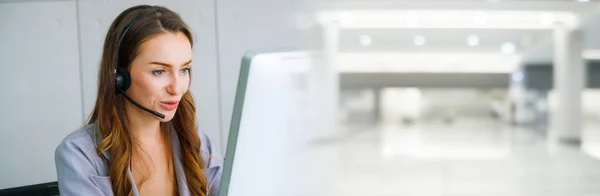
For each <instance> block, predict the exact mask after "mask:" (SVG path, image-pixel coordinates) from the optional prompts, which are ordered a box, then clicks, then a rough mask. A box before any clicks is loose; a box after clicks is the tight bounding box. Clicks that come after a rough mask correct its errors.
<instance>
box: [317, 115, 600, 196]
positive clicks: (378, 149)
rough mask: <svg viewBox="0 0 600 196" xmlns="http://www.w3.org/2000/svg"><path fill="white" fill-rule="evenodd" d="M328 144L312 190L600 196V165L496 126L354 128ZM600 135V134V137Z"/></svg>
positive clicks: (534, 135) (373, 195) (427, 195)
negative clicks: (551, 148) (551, 149)
mask: <svg viewBox="0 0 600 196" xmlns="http://www.w3.org/2000/svg"><path fill="white" fill-rule="evenodd" d="M343 130H345V132H344V133H346V134H344V136H341V137H339V138H337V139H335V140H331V141H329V142H323V143H320V144H319V145H318V146H316V147H315V148H314V150H315V151H314V152H312V153H311V154H310V156H311V157H312V158H314V160H313V161H314V162H312V163H313V165H312V166H313V168H312V169H311V170H314V173H312V175H313V176H312V177H313V178H312V182H311V183H312V185H309V186H310V187H314V188H313V189H314V192H313V193H316V194H318V195H340V196H341V195H343V196H354V195H356V196H363V195H365V196H367V195H368V196H388V195H406V196H412V195H415V196H475V195H478V196H479V195H482V196H594V195H599V196H600V160H598V159H595V158H592V157H591V156H589V155H587V154H586V153H583V152H582V151H581V150H578V147H575V146H560V147H559V148H553V149H555V150H553V151H552V152H549V151H548V149H549V148H547V146H548V145H547V144H546V141H545V136H544V135H543V134H540V133H539V132H534V131H532V130H527V129H519V128H513V127H509V126H506V125H503V124H502V123H500V122H495V121H493V120H489V119H470V120H466V119H463V120H459V121H457V122H455V123H454V124H452V125H447V124H433V123H430V124H421V125H414V126H411V127H405V126H401V125H390V124H388V125H372V126H357V125H352V126H350V125H348V126H345V127H344V128H343ZM598 130H600V129H598Z"/></svg>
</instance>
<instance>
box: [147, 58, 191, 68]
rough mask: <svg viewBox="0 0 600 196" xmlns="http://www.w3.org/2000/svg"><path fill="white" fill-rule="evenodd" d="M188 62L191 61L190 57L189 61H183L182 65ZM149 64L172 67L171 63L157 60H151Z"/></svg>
mask: <svg viewBox="0 0 600 196" xmlns="http://www.w3.org/2000/svg"><path fill="white" fill-rule="evenodd" d="M190 63H192V60H191V59H190V60H189V61H187V62H185V63H184V64H183V65H189V64H190ZM150 64H155V65H162V66H165V67H173V65H171V64H168V63H163V62H157V61H152V62H150Z"/></svg>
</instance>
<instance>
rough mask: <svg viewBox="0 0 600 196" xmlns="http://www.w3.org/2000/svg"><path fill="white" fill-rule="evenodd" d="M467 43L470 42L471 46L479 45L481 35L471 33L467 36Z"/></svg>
mask: <svg viewBox="0 0 600 196" xmlns="http://www.w3.org/2000/svg"><path fill="white" fill-rule="evenodd" d="M467 44H469V46H477V45H479V37H478V36H477V35H469V37H468V38H467Z"/></svg>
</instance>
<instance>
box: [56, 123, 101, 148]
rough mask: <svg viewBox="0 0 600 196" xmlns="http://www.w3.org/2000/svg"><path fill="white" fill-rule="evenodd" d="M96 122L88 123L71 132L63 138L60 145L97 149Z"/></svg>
mask: <svg viewBox="0 0 600 196" xmlns="http://www.w3.org/2000/svg"><path fill="white" fill-rule="evenodd" d="M95 128H96V126H95V124H86V125H83V126H81V127H80V128H78V129H76V130H74V131H73V132H71V133H69V134H68V135H67V136H65V137H64V138H63V140H62V141H61V142H60V144H59V145H58V147H66V146H67V145H68V146H73V145H74V146H78V147H85V148H92V149H96V145H95V143H96V141H95V139H96V138H95V136H96V134H95V133H96V131H95Z"/></svg>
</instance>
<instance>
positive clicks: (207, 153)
mask: <svg viewBox="0 0 600 196" xmlns="http://www.w3.org/2000/svg"><path fill="white" fill-rule="evenodd" d="M95 127H96V126H95V124H88V125H85V126H83V127H82V128H80V129H78V130H76V131H74V132H73V133H71V134H69V135H68V136H67V137H65V138H64V139H63V141H62V142H61V143H60V144H59V145H58V147H57V148H56V150H55V154H54V159H55V162H56V172H57V174H58V187H59V190H60V195H61V196H71V195H86V196H95V195H106V196H108V195H113V192H112V188H111V187H112V185H111V183H110V180H109V179H110V177H109V176H108V171H107V167H106V164H105V163H104V161H103V160H102V159H101V158H100V156H98V154H97V153H96V144H97V143H98V142H99V141H100V140H101V138H100V137H99V135H98V134H96V131H95ZM170 134H171V143H172V145H173V148H172V149H173V156H174V159H175V160H174V163H175V174H176V176H177V186H178V187H179V195H181V196H189V195H190V192H189V189H188V186H187V183H186V179H185V174H184V170H183V162H182V157H181V146H180V143H179V140H178V139H177V138H178V135H177V132H176V131H175V130H174V129H173V128H171V130H170ZM198 134H199V135H200V139H201V141H202V142H201V143H202V146H201V155H202V157H203V158H204V161H205V165H206V168H205V169H204V172H205V173H206V175H207V178H208V183H209V190H208V191H209V194H208V195H209V196H217V195H219V189H220V187H219V186H220V184H221V175H222V169H223V162H224V161H223V158H222V156H221V155H220V154H219V153H218V152H216V151H215V150H214V149H213V147H212V143H211V140H210V138H209V137H208V136H207V135H206V134H205V133H204V132H202V131H198ZM173 136H175V137H173ZM199 150H200V149H199ZM104 155H105V157H110V156H108V154H107V152H104ZM109 161H110V159H109ZM129 177H130V179H131V182H132V184H133V195H134V196H139V191H138V188H137V187H136V184H135V181H134V179H133V175H132V174H131V168H129Z"/></svg>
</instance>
